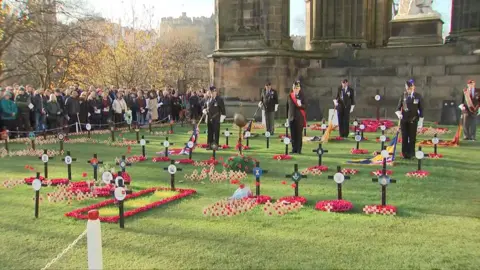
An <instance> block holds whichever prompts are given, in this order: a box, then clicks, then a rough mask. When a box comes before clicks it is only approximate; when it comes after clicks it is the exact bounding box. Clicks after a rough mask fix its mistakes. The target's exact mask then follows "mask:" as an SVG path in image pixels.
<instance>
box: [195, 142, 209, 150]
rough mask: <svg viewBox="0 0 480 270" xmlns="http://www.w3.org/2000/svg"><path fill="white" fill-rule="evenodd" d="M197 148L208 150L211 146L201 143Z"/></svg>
mask: <svg viewBox="0 0 480 270" xmlns="http://www.w3.org/2000/svg"><path fill="white" fill-rule="evenodd" d="M197 146H198V147H200V148H203V149H207V148H208V147H209V145H208V144H206V143H199V144H197Z"/></svg>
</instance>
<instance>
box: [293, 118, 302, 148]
mask: <svg viewBox="0 0 480 270" xmlns="http://www.w3.org/2000/svg"><path fill="white" fill-rule="evenodd" d="M303 124H304V122H303V119H300V120H297V119H295V120H293V121H290V134H291V138H292V152H293V153H299V154H300V153H302V145H303Z"/></svg>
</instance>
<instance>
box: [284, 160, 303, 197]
mask: <svg viewBox="0 0 480 270" xmlns="http://www.w3.org/2000/svg"><path fill="white" fill-rule="evenodd" d="M285 177H290V178H291V179H292V180H293V182H294V184H295V185H294V186H293V187H294V188H295V196H296V197H298V184H299V183H300V180H302V179H303V178H307V176H306V175H303V174H301V173H300V172H299V171H298V164H295V165H293V173H292V174H287V175H285Z"/></svg>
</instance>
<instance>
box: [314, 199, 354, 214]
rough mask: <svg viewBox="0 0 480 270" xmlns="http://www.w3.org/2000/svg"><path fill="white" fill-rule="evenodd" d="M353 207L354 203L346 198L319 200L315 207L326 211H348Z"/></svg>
mask: <svg viewBox="0 0 480 270" xmlns="http://www.w3.org/2000/svg"><path fill="white" fill-rule="evenodd" d="M352 208H353V204H352V203H351V202H349V201H346V200H327V201H319V202H317V204H316V205H315V209H317V210H319V211H324V212H347V211H350V210H351V209H352Z"/></svg>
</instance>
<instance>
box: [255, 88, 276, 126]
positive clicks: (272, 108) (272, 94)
mask: <svg viewBox="0 0 480 270" xmlns="http://www.w3.org/2000/svg"><path fill="white" fill-rule="evenodd" d="M261 99H262V101H260V102H259V103H258V107H260V108H262V109H263V110H264V111H265V122H266V127H265V129H266V131H268V132H270V135H274V133H275V112H276V111H278V94H277V91H276V90H274V89H273V88H272V84H271V83H270V82H267V83H265V88H264V89H263V91H262V96H261Z"/></svg>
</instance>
